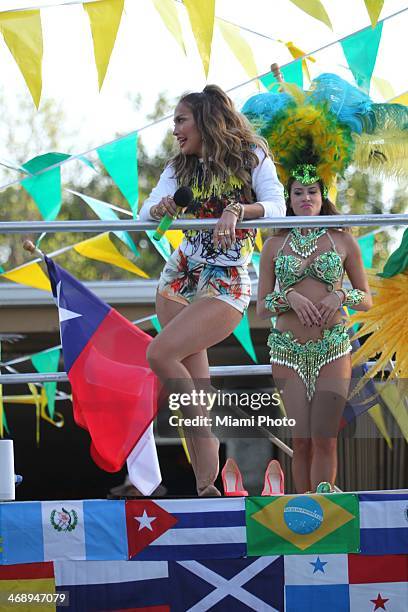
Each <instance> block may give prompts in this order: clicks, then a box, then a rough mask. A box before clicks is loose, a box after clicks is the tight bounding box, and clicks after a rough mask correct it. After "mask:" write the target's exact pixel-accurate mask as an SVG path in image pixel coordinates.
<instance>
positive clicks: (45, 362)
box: [31, 348, 61, 419]
mask: <svg viewBox="0 0 408 612" xmlns="http://www.w3.org/2000/svg"><path fill="white" fill-rule="evenodd" d="M60 354H61V349H59V348H55V349H51V350H49V351H44V352H42V353H36V354H35V355H32V357H31V362H32V364H33V366H34V367H35V369H36V370H37V372H57V371H58V363H59V359H60ZM44 387H45V392H46V394H47V400H48V402H47V403H48V413H49V415H50V417H51V419H54V413H55V394H56V391H57V383H56V382H46V383H44Z"/></svg>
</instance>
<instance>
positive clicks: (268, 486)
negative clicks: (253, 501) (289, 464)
mask: <svg viewBox="0 0 408 612" xmlns="http://www.w3.org/2000/svg"><path fill="white" fill-rule="evenodd" d="M284 493H285V476H284V474H283V472H282V468H281V466H280V463H279V461H277V460H276V459H272V461H270V462H269V463H268V467H267V468H266V471H265V480H264V488H263V491H262V493H261V495H284Z"/></svg>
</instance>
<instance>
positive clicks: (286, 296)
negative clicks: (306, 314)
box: [283, 287, 295, 308]
mask: <svg viewBox="0 0 408 612" xmlns="http://www.w3.org/2000/svg"><path fill="white" fill-rule="evenodd" d="M291 291H295V288H294V287H288V288H287V289H285V290H284V292H283V295H284V296H285V300H286V302H287V304H288V306H289V308H291V305H290V304H289V301H288V293H290V292H291Z"/></svg>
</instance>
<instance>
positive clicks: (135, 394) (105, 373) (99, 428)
mask: <svg viewBox="0 0 408 612" xmlns="http://www.w3.org/2000/svg"><path fill="white" fill-rule="evenodd" d="M45 261H46V264H47V267H48V273H49V277H50V281H51V286H52V292H53V295H54V299H55V301H56V303H57V306H58V313H59V321H60V332H61V342H62V351H63V355H64V362H65V369H66V371H67V374H68V378H69V381H70V383H71V387H72V396H73V407H74V418H75V421H76V423H77V424H78V425H80V426H81V427H83V428H85V429H86V430H87V431H88V432H89V434H90V436H91V439H92V442H91V455H92V458H93V459H94V461H95V463H97V465H98V466H99V467H101V468H102V469H104V470H106V471H108V472H116V471H118V470H120V469H121V468H122V466H123V464H124V463H125V461H126V460H127V459H128V457H129V456H130V463H129V465H128V468H129V477H130V479H131V481H132V482H133V484H134V485H135V486H136V487H137V488H138V489H139V490H140V491H141V492H142V493H143V494H145V495H150V493H152V491H154V489H155V488H156V487H157V486H158V484H159V483H160V481H161V477H160V470H159V466H158V460H157V454H156V449H155V445H154V438H153V435H152V432H151V430H150V431H149V430H148V428H149V426H150V425H151V423H152V421H153V419H154V418H155V415H156V412H157V401H156V378H155V376H154V374H153V373H152V371H151V370H150V368H149V366H148V363H147V361H146V349H147V347H148V345H149V343H150V342H151V337H150V336H149V335H148V334H145V333H144V332H142V331H141V330H140V329H138V328H137V327H135V326H134V325H133V324H132V323H130V322H129V321H128V320H127V319H125V318H124V317H122V315H120V314H119V313H118V312H117V311H116V310H114V309H113V308H111V307H110V306H108V305H107V304H105V303H104V302H102V301H101V300H100V299H99V298H98V297H96V295H94V294H93V293H92V292H91V291H89V290H88V289H87V288H86V287H84V285H82V284H81V283H80V282H79V281H77V280H76V279H75V278H74V277H73V276H71V275H70V274H69V273H68V272H66V271H65V270H63V269H62V268H60V267H59V266H58V265H57V264H56V263H54V261H52V260H51V259H49V258H48V257H46V258H45ZM146 432H147V433H146ZM145 433H146V437H145V438H144V439H143V435H144V434H145ZM139 441H140V444H139V445H138V446H136V445H137V443H138V442H139ZM138 459H139V462H138Z"/></svg>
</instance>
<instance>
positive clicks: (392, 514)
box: [358, 493, 408, 609]
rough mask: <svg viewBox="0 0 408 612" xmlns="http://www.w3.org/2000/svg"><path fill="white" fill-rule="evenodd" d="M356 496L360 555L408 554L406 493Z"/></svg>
mask: <svg viewBox="0 0 408 612" xmlns="http://www.w3.org/2000/svg"><path fill="white" fill-rule="evenodd" d="M358 497H359V500H360V523H361V536H360V537H361V552H362V553H365V554H369V555H383V554H384V555H398V554H408V493H360V494H359V496H358ZM407 609H408V605H407Z"/></svg>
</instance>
